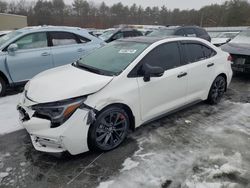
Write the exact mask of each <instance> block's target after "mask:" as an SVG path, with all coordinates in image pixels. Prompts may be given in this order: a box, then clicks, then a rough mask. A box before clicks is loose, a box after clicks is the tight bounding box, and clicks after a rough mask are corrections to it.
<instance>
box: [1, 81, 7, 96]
mask: <svg viewBox="0 0 250 188" xmlns="http://www.w3.org/2000/svg"><path fill="white" fill-rule="evenodd" d="M5 94H6V82H5V81H4V79H2V78H1V77H0V97H2V96H4V95H5Z"/></svg>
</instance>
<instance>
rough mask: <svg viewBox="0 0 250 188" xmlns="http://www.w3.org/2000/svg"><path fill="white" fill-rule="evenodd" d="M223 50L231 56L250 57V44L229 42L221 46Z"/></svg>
mask: <svg viewBox="0 0 250 188" xmlns="http://www.w3.org/2000/svg"><path fill="white" fill-rule="evenodd" d="M221 49H222V50H224V51H226V52H228V53H230V54H238V55H250V44H245V43H233V42H229V43H227V44H225V45H223V46H221Z"/></svg>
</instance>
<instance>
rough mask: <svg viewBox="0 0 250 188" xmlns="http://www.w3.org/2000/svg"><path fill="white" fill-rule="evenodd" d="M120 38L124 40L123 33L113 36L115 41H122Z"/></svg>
mask: <svg viewBox="0 0 250 188" xmlns="http://www.w3.org/2000/svg"><path fill="white" fill-rule="evenodd" d="M120 38H123V33H122V32H119V33H116V34H115V35H114V36H113V39H114V40H117V39H120Z"/></svg>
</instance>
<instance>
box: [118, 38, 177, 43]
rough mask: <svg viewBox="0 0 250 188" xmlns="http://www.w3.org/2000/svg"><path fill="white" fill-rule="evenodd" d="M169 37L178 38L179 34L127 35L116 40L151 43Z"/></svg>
mask: <svg viewBox="0 0 250 188" xmlns="http://www.w3.org/2000/svg"><path fill="white" fill-rule="evenodd" d="M168 38H169V39H170V38H180V37H179V36H164V37H150V36H142V37H129V38H123V39H119V40H118V41H127V42H139V43H147V44H153V43H155V42H158V41H161V40H163V39H168Z"/></svg>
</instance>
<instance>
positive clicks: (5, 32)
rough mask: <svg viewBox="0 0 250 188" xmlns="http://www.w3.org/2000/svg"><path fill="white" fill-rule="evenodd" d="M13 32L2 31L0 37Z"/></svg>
mask: <svg viewBox="0 0 250 188" xmlns="http://www.w3.org/2000/svg"><path fill="white" fill-rule="evenodd" d="M10 32H12V30H7V31H0V37H2V36H4V35H7V34H8V33H10Z"/></svg>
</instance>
